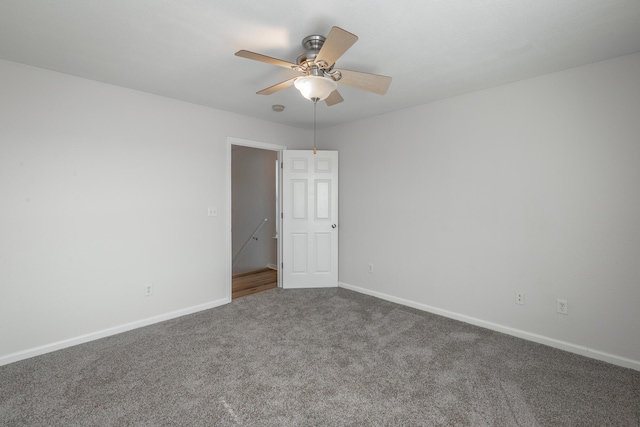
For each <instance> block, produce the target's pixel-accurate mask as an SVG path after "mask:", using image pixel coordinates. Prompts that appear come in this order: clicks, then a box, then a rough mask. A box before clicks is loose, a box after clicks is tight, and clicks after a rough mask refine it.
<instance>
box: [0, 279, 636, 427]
mask: <svg viewBox="0 0 640 427" xmlns="http://www.w3.org/2000/svg"><path fill="white" fill-rule="evenodd" d="M0 387H1V390H0V424H1V425H3V426H111V425H113V426H165V425H166V426H360V425H376V426H383V425H384V426H640V372H637V371H634V370H630V369H624V368H620V367H616V366H613V365H609V364H606V363H602V362H598V361H595V360H592V359H587V358H584V357H581V356H577V355H574V354H571V353H566V352H563V351H559V350H556V349H552V348H549V347H545V346H542V345H538V344H535V343H531V342H528V341H524V340H520V339H517V338H513V337H510V336H507V335H503V334H500V333H497V332H492V331H489V330H486V329H482V328H478V327H474V326H470V325H467V324H464V323H460V322H457V321H454V320H450V319H446V318H443V317H439V316H435V315H432V314H429V313H424V312H420V311H417V310H413V309H411V308H407V307H403V306H400V305H397V304H393V303H390V302H386V301H382V300H379V299H376V298H372V297H369V296H366V295H361V294H358V293H355V292H351V291H347V290H344V289H329V290H289V291H283V290H280V289H274V290H271V291H267V292H264V293H261V294H256V295H252V296H248V297H245V298H241V299H239V300H236V301H234V302H233V303H231V304H229V305H226V306H223V307H218V308H215V309H212V310H207V311H204V312H200V313H196V314H193V315H190V316H185V317H182V318H180V319H175V320H171V321H167V322H164V323H160V324H157V325H152V326H149V327H145V328H141V329H137V330H135V331H131V332H127V333H124V334H120V335H117V336H113V337H109V338H104V339H101V340H97V341H93V342H91V343H87V344H83V345H79V346H76V347H72V348H68V349H65V350H61V351H57V352H54V353H50V354H46V355H43V356H40V357H36V358H32V359H28V360H24V361H21V362H17V363H13V364H11V365H7V366H4V367H0Z"/></svg>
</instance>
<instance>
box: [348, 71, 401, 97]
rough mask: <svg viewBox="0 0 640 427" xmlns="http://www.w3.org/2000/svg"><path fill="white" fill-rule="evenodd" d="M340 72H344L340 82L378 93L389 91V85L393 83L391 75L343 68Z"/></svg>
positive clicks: (382, 93)
mask: <svg viewBox="0 0 640 427" xmlns="http://www.w3.org/2000/svg"><path fill="white" fill-rule="evenodd" d="M340 73H342V78H341V79H340V80H338V83H342V84H343V85H347V86H351V87H355V88H357V89H362V90H366V91H368V92H373V93H377V94H378V95H384V94H385V93H387V89H389V85H391V77H389V76H381V75H379V74H369V73H361V72H360V71H351V70H343V69H340Z"/></svg>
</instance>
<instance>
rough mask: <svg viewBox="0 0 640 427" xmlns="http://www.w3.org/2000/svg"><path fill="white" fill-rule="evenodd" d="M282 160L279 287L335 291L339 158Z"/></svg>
mask: <svg viewBox="0 0 640 427" xmlns="http://www.w3.org/2000/svg"><path fill="white" fill-rule="evenodd" d="M282 158H283V167H282V177H283V190H282V193H283V207H282V214H283V218H282V235H283V257H282V258H283V262H282V279H283V282H282V286H283V287H284V288H317V287H335V286H338V227H337V224H338V152H337V151H318V152H317V154H313V151H302V150H284V151H283V157H282Z"/></svg>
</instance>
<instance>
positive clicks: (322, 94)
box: [293, 76, 338, 101]
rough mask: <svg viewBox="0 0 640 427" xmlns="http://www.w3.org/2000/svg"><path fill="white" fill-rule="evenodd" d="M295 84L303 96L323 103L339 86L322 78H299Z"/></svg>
mask: <svg viewBox="0 0 640 427" xmlns="http://www.w3.org/2000/svg"><path fill="white" fill-rule="evenodd" d="M293 84H294V85H295V87H296V89H298V90H299V91H300V93H301V94H302V96H304V97H305V98H307V99H309V100H311V101H313V100H316V101H323V100H325V99H327V97H328V96H329V95H331V92H333V91H334V90H336V88H337V87H338V84H337V83H336V82H334V81H333V80H331V79H329V78H327V77H321V76H304V77H298V78H297V79H296V80H295V81H294V82H293Z"/></svg>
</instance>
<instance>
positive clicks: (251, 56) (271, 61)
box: [236, 50, 297, 70]
mask: <svg viewBox="0 0 640 427" xmlns="http://www.w3.org/2000/svg"><path fill="white" fill-rule="evenodd" d="M236 56H239V57H241V58H247V59H253V60H254V61H260V62H266V63H267V64H271V65H277V66H278V67H284V68H288V69H290V70H291V69H295V68H296V67H297V65H296V64H294V63H292V62H287V61H283V60H282V59H277V58H272V57H270V56H266V55H262V54H260V53H255V52H249V51H248V50H239V51H237V52H236Z"/></svg>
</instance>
